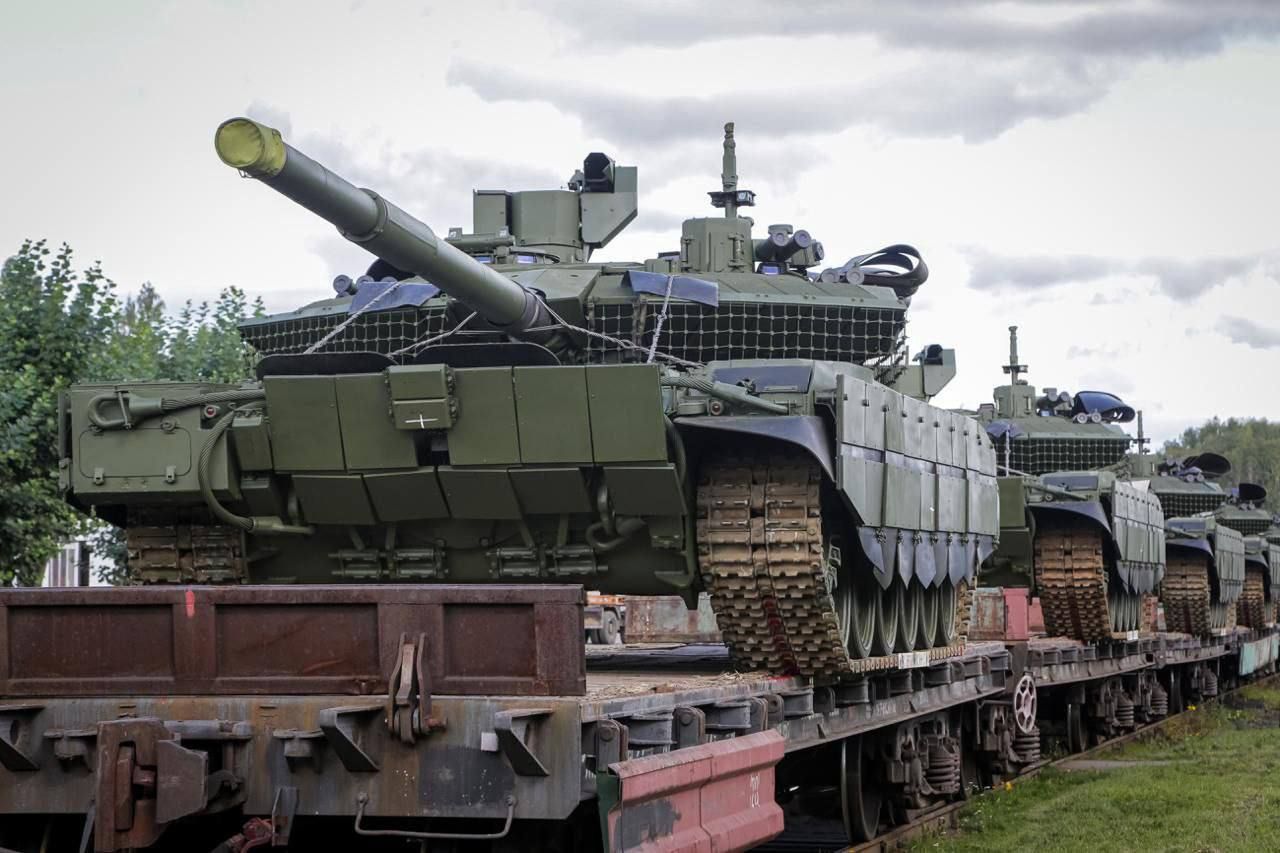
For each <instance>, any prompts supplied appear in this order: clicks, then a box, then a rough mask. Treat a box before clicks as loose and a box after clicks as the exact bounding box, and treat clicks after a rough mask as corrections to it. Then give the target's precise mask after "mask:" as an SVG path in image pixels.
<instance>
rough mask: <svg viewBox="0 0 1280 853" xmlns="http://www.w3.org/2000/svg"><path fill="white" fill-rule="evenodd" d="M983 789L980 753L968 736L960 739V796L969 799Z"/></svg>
mask: <svg viewBox="0 0 1280 853" xmlns="http://www.w3.org/2000/svg"><path fill="white" fill-rule="evenodd" d="M981 790H982V775H981V771H980V770H979V768H978V753H977V750H976V749H974V746H973V744H972V743H971V742H970V741H969V740H967V739H966V738H961V741H960V797H961V799H965V800H967V799H969V798H970V797H972V796H973V795H974V794H976V793H978V792H979V791H981Z"/></svg>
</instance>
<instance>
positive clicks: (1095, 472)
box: [978, 326, 1165, 641]
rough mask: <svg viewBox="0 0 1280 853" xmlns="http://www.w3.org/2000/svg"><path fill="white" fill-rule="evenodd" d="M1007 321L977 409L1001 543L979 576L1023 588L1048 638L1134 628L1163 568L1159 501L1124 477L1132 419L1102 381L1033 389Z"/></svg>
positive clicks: (1080, 636) (1101, 634) (1096, 635)
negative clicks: (1000, 371)
mask: <svg viewBox="0 0 1280 853" xmlns="http://www.w3.org/2000/svg"><path fill="white" fill-rule="evenodd" d="M1027 370H1028V367H1027V365H1025V364H1021V363H1019V360H1018V327H1017V326H1010V327H1009V363H1008V364H1007V365H1005V366H1004V372H1005V373H1006V374H1008V375H1009V384H1007V385H1001V386H999V387H997V388H996V389H995V394H994V398H995V402H994V404H988V405H985V406H983V407H981V408H980V409H979V412H978V416H979V418H980V419H981V421H982V422H983V425H984V426H985V428H986V431H987V433H988V435H989V436H990V437H991V440H992V441H993V443H994V445H995V450H996V456H997V460H998V471H999V473H1000V477H999V488H1000V528H1001V529H1000V543H999V547H998V548H997V549H996V551H995V553H993V554H992V556H991V559H990V560H988V562H987V564H986V565H984V567H983V582H984V584H989V585H990V584H995V585H1000V586H1028V585H1031V586H1034V588H1035V590H1036V592H1037V593H1038V594H1039V596H1040V603H1041V606H1042V607H1043V611H1044V620H1045V630H1046V631H1047V632H1048V633H1049V634H1050V635H1053V636H1066V637H1072V638H1075V639H1079V640H1086V641H1093V640H1101V639H1107V638H1109V637H1110V636H1111V635H1112V634H1113V633H1116V632H1123V631H1132V630H1138V629H1139V628H1141V627H1143V626H1142V622H1143V617H1142V614H1143V612H1144V608H1143V607H1142V596H1143V595H1152V594H1154V593H1155V591H1156V589H1157V587H1158V586H1159V584H1160V581H1161V579H1162V578H1163V576H1164V566H1165V549H1164V516H1163V514H1162V512H1161V509H1160V504H1159V502H1158V501H1157V500H1156V499H1155V498H1154V497H1153V496H1152V495H1151V494H1150V493H1149V492H1148V491H1147V490H1146V489H1145V488H1143V487H1142V486H1140V485H1137V484H1134V483H1132V482H1130V481H1129V479H1128V475H1129V471H1128V468H1127V460H1128V454H1129V447H1130V445H1131V444H1132V443H1133V442H1134V439H1133V438H1131V437H1130V436H1129V434H1128V433H1126V432H1125V431H1124V429H1123V427H1122V426H1121V425H1122V424H1126V423H1130V422H1132V421H1133V420H1134V418H1135V414H1136V413H1135V412H1134V410H1133V409H1132V408H1131V407H1129V406H1128V405H1126V404H1125V403H1124V402H1123V401H1122V400H1121V399H1120V398H1119V397H1117V396H1115V395H1114V394H1109V393H1106V392H1101V391H1081V392H1079V393H1077V394H1070V393H1068V392H1066V391H1059V390H1058V389H1056V388H1045V389H1044V390H1043V391H1042V392H1040V393H1037V392H1036V388H1035V386H1033V385H1031V384H1029V383H1028V382H1027V380H1026V379H1024V378H1022V377H1023V374H1025V373H1026V372H1027Z"/></svg>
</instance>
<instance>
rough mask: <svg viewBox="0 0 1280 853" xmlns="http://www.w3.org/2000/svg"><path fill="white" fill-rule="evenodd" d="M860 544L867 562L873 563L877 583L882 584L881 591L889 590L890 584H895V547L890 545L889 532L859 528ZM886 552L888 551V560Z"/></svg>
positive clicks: (874, 528)
mask: <svg viewBox="0 0 1280 853" xmlns="http://www.w3.org/2000/svg"><path fill="white" fill-rule="evenodd" d="M858 544H859V545H861V546H862V553H863V554H866V555H867V560H868V561H869V562H870V563H871V570H872V573H873V574H874V575H875V577H876V582H877V583H878V584H880V588H881V589H888V588H889V584H890V583H892V582H893V564H892V560H893V547H892V546H891V545H890V539H889V536H888V535H887V531H885V530H883V529H881V528H879V527H859V528H858ZM886 550H887V551H888V559H887V560H886V553H885V552H886Z"/></svg>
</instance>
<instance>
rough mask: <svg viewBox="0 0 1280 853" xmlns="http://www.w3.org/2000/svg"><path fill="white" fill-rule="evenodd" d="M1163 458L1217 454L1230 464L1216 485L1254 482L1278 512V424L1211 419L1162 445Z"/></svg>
mask: <svg viewBox="0 0 1280 853" xmlns="http://www.w3.org/2000/svg"><path fill="white" fill-rule="evenodd" d="M1164 453H1165V455H1167V456H1174V457H1177V456H1187V455H1190V454H1192V453H1219V454H1221V455H1223V456H1225V457H1226V458H1227V460H1228V461H1229V462H1230V463H1231V473H1230V474H1228V475H1227V476H1226V477H1224V478H1223V479H1222V480H1221V481H1220V482H1221V483H1222V485H1223V487H1224V488H1230V487H1231V486H1235V485H1236V484H1238V483H1257V484H1258V485H1260V486H1263V487H1265V488H1266V490H1267V492H1268V494H1269V495H1270V498H1269V499H1268V501H1267V504H1268V506H1270V507H1271V508H1273V509H1280V422H1276V421H1268V420H1266V419H1265V418H1227V419H1226V420H1225V421H1224V420H1219V419H1218V418H1214V419H1213V420H1211V421H1209V422H1208V423H1206V424H1205V425H1204V426H1199V427H1191V428H1190V429H1188V430H1186V431H1185V432H1183V433H1182V435H1181V436H1180V437H1178V438H1177V439H1176V440H1174V441H1170V442H1166V443H1165V446H1164Z"/></svg>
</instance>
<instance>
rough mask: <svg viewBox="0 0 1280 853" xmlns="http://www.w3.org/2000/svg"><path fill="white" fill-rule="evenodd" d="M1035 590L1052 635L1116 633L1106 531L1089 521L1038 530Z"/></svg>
mask: <svg viewBox="0 0 1280 853" xmlns="http://www.w3.org/2000/svg"><path fill="white" fill-rule="evenodd" d="M1034 555H1035V556H1034V561H1035V575H1036V590H1037V592H1038V593H1039V594H1040V604H1041V607H1042V608H1043V610H1044V625H1045V630H1046V631H1047V632H1048V633H1049V634H1050V636H1059V637H1070V638H1072V639H1075V640H1083V641H1085V642H1095V641H1098V640H1107V639H1110V638H1111V617H1110V614H1109V611H1108V609H1107V574H1106V571H1107V570H1106V566H1105V565H1104V564H1103V560H1102V534H1101V533H1100V532H1098V531H1097V530H1096V529H1094V528H1093V527H1090V526H1089V525H1086V524H1064V525H1062V526H1060V527H1059V526H1055V527H1045V528H1044V529H1041V530H1037V531H1036V538H1035V548H1034Z"/></svg>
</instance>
